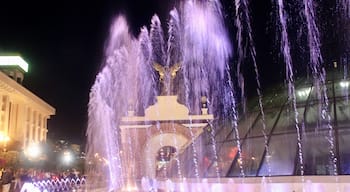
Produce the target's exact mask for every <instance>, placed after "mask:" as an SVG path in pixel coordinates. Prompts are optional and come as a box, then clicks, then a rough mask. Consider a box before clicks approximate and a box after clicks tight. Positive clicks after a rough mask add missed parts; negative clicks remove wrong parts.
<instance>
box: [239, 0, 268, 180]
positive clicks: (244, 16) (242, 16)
mask: <svg viewBox="0 0 350 192" xmlns="http://www.w3.org/2000/svg"><path fill="white" fill-rule="evenodd" d="M235 6H236V19H235V23H236V27H237V35H236V37H237V49H238V51H237V52H238V62H237V77H238V84H239V87H240V89H241V101H242V104H243V112H244V113H245V110H246V106H245V105H246V104H245V100H246V98H245V94H244V90H245V88H244V77H243V74H241V64H242V63H243V62H244V59H245V57H246V52H247V51H248V52H249V55H250V57H251V59H252V63H253V66H254V72H255V80H256V84H257V88H256V92H257V95H258V99H259V109H260V114H261V120H262V133H263V135H264V146H265V151H266V155H267V156H269V155H270V151H269V147H268V136H267V135H268V133H267V130H266V123H265V112H264V106H263V95H262V91H261V84H260V74H259V69H258V66H257V62H256V50H255V45H254V40H253V31H252V27H251V22H250V14H249V1H247V0H235ZM244 28H245V30H244ZM243 31H246V32H247V41H248V45H247V46H245V45H244V40H243ZM240 160H241V162H242V159H240ZM266 160H267V167H268V176H271V168H270V167H271V166H270V162H269V159H266Z"/></svg>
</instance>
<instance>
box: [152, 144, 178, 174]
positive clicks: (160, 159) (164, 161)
mask: <svg viewBox="0 0 350 192" xmlns="http://www.w3.org/2000/svg"><path fill="white" fill-rule="evenodd" d="M175 154H176V148H175V147H173V146H164V147H162V148H160V149H159V150H158V152H157V156H156V177H166V169H167V167H168V164H169V162H170V160H171V159H172V158H173V157H174V156H175Z"/></svg>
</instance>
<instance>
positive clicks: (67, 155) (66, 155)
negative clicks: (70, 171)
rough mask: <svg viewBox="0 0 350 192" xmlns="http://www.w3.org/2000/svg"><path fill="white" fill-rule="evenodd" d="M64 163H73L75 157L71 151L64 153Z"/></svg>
mask: <svg viewBox="0 0 350 192" xmlns="http://www.w3.org/2000/svg"><path fill="white" fill-rule="evenodd" d="M62 160H63V163H64V164H66V165H68V164H70V163H71V162H72V161H73V155H72V153H71V152H69V151H65V152H63V157H62Z"/></svg>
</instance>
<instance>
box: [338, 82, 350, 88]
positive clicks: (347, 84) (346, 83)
mask: <svg viewBox="0 0 350 192" xmlns="http://www.w3.org/2000/svg"><path fill="white" fill-rule="evenodd" d="M339 85H340V87H342V88H348V87H349V86H350V82H349V81H341V82H340V83H339Z"/></svg>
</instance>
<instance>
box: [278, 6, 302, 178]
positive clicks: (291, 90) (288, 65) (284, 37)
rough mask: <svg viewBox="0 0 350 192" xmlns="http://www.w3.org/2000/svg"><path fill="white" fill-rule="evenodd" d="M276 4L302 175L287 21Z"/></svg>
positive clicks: (299, 137) (300, 143)
mask: <svg viewBox="0 0 350 192" xmlns="http://www.w3.org/2000/svg"><path fill="white" fill-rule="evenodd" d="M277 4H278V19H279V22H280V31H281V41H280V44H281V45H280V50H281V52H282V55H283V58H284V62H285V66H286V67H285V68H286V80H287V82H288V100H289V101H290V102H291V103H292V105H293V110H294V120H295V129H296V132H297V140H298V141H297V144H298V149H297V150H298V158H299V164H300V174H301V175H304V158H303V148H302V140H301V130H300V125H299V119H298V115H299V114H298V110H297V105H296V95H295V86H294V69H293V64H292V58H291V54H290V43H289V38H288V32H287V21H286V20H287V19H286V14H285V10H284V1H283V0H277Z"/></svg>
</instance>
